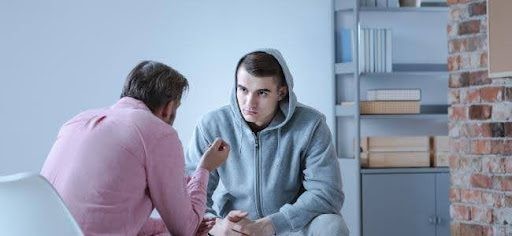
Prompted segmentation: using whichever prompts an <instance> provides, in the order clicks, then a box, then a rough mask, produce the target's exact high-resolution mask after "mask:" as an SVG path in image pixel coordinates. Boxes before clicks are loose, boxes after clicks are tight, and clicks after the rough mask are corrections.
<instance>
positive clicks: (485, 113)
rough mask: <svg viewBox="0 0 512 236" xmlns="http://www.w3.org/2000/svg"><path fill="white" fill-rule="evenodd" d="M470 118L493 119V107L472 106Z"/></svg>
mask: <svg viewBox="0 0 512 236" xmlns="http://www.w3.org/2000/svg"><path fill="white" fill-rule="evenodd" d="M468 113H469V117H470V119H472V120H487V119H490V118H491V114H492V106H491V105H471V106H470V107H469V112H468Z"/></svg>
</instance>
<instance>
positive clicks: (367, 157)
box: [360, 152, 430, 168]
mask: <svg viewBox="0 0 512 236" xmlns="http://www.w3.org/2000/svg"><path fill="white" fill-rule="evenodd" d="M360 157H361V166H363V167H366V168H383V167H430V153H428V152H373V153H371V152H370V153H364V152H363V153H361V155H360Z"/></svg>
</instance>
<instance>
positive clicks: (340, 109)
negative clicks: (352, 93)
mask: <svg viewBox="0 0 512 236" xmlns="http://www.w3.org/2000/svg"><path fill="white" fill-rule="evenodd" d="M335 114H336V116H338V117H350V116H354V115H355V114H356V106H355V103H354V102H348V103H345V104H342V105H336V106H335Z"/></svg>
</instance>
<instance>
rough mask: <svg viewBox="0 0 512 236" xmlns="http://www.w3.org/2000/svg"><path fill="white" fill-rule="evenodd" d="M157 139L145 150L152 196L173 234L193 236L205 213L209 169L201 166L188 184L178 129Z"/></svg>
mask: <svg viewBox="0 0 512 236" xmlns="http://www.w3.org/2000/svg"><path fill="white" fill-rule="evenodd" d="M157 140H158V141H157V142H155V143H153V144H148V145H149V146H147V149H146V152H147V153H146V155H147V156H146V173H147V182H148V189H149V193H150V196H151V199H152V201H153V204H154V205H155V207H156V209H157V210H158V212H159V213H160V216H161V217H162V219H163V221H164V222H165V225H166V226H167V229H168V230H169V232H170V233H171V234H172V235H193V234H195V232H196V230H197V228H198V226H199V223H200V222H201V220H202V218H203V215H204V212H205V201H206V185H207V182H208V170H206V169H204V168H198V169H197V170H196V171H195V173H194V175H193V176H192V178H191V180H190V181H189V182H188V184H187V183H186V178H185V171H184V168H183V166H184V165H185V163H184V159H183V148H182V144H181V142H180V141H179V139H178V135H177V134H176V132H175V131H173V132H172V133H169V134H167V135H165V136H164V137H161V138H159V139H157Z"/></svg>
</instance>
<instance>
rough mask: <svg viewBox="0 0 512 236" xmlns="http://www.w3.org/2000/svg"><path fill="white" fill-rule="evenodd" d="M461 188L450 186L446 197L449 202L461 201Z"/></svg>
mask: <svg viewBox="0 0 512 236" xmlns="http://www.w3.org/2000/svg"><path fill="white" fill-rule="evenodd" d="M460 193H461V189H459V188H450V192H449V193H448V196H449V197H448V198H449V199H450V202H460V201H461V194H460Z"/></svg>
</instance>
